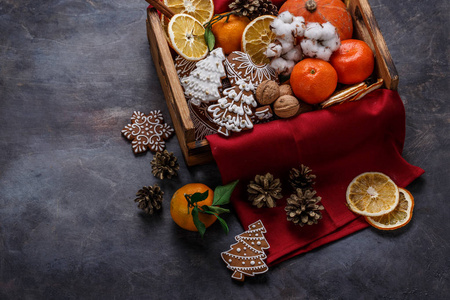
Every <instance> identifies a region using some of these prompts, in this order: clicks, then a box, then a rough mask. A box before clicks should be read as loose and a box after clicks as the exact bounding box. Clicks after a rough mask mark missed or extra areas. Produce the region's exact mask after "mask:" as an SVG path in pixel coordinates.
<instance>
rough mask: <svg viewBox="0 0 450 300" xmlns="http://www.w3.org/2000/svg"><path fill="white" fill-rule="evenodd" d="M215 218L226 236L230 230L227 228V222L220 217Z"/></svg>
mask: <svg viewBox="0 0 450 300" xmlns="http://www.w3.org/2000/svg"><path fill="white" fill-rule="evenodd" d="M216 217H217V220H219V222H220V225H221V226H222V229H223V231H225V233H226V234H228V232H230V229H229V228H228V225H227V222H225V220H224V219H222V218H221V217H219V216H218V215H216Z"/></svg>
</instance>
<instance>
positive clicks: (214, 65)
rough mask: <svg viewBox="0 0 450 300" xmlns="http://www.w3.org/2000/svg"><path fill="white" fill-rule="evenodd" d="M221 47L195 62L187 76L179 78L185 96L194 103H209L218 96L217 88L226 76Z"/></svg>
mask: <svg viewBox="0 0 450 300" xmlns="http://www.w3.org/2000/svg"><path fill="white" fill-rule="evenodd" d="M224 60H225V55H224V54H223V51H222V48H217V49H215V50H213V51H211V53H210V54H209V55H208V56H207V57H206V58H205V59H203V60H200V61H198V62H197V63H196V65H195V69H194V70H193V71H191V72H190V74H189V76H187V77H185V78H183V79H182V80H181V84H182V86H183V88H184V94H185V96H186V97H187V98H188V99H190V100H189V101H190V102H191V103H192V104H194V105H200V103H202V102H204V103H209V102H211V101H215V100H217V99H219V98H220V93H219V88H220V87H221V86H222V79H223V78H225V77H226V73H225V68H224V66H223V61H224Z"/></svg>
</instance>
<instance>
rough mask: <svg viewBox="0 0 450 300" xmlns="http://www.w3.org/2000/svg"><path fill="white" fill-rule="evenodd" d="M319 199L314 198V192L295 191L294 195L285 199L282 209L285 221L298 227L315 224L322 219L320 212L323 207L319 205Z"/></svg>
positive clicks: (317, 197)
mask: <svg viewBox="0 0 450 300" xmlns="http://www.w3.org/2000/svg"><path fill="white" fill-rule="evenodd" d="M320 200H322V198H321V197H319V196H316V191H314V190H312V191H311V190H305V191H302V189H297V190H296V194H292V195H291V196H290V197H289V198H288V199H287V205H286V207H285V208H284V210H285V211H286V215H287V220H288V221H291V222H293V223H294V224H298V225H300V226H302V227H303V226H304V225H306V224H307V225H312V224H317V222H318V220H320V219H322V213H321V212H320V211H321V210H324V207H323V206H322V205H321V204H319V202H320Z"/></svg>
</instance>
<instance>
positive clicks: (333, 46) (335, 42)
mask: <svg viewBox="0 0 450 300" xmlns="http://www.w3.org/2000/svg"><path fill="white" fill-rule="evenodd" d="M322 45H323V46H324V47H327V48H330V50H331V51H336V50H337V49H339V47H340V46H341V40H340V39H339V36H338V35H337V33H336V35H335V37H334V38H332V39H329V40H327V41H323V42H322Z"/></svg>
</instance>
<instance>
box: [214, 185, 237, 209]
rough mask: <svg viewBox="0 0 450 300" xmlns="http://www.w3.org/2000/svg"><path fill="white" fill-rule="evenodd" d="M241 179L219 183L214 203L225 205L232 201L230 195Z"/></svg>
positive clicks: (215, 191)
mask: <svg viewBox="0 0 450 300" xmlns="http://www.w3.org/2000/svg"><path fill="white" fill-rule="evenodd" d="M238 182H239V180H236V181H233V182H230V183H229V184H227V185H224V186H221V185H219V186H218V187H216V189H215V190H214V200H213V203H212V205H224V204H228V203H230V197H231V194H232V193H233V190H234V188H235V187H236V185H237V184H238Z"/></svg>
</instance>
